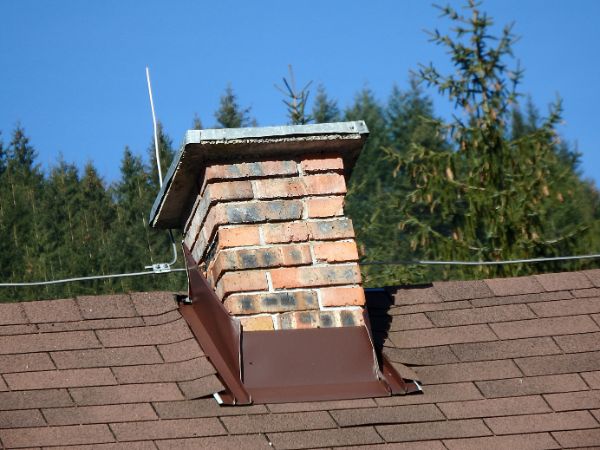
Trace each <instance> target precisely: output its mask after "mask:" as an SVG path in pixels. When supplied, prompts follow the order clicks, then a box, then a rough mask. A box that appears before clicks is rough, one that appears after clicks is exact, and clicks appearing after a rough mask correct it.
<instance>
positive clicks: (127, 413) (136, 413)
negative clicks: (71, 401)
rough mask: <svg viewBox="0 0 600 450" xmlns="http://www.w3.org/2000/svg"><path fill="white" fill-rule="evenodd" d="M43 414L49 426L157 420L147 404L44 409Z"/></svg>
mask: <svg viewBox="0 0 600 450" xmlns="http://www.w3.org/2000/svg"><path fill="white" fill-rule="evenodd" d="M43 412H44V416H45V417H46V420H48V424H49V425H77V424H88V423H108V422H130V421H141V420H155V419H157V418H158V417H157V415H156V413H155V412H154V409H152V406H151V405H150V404H149V403H134V404H130V405H107V406H79V407H77V408H49V409H44V410H43Z"/></svg>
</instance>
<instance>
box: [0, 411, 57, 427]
mask: <svg viewBox="0 0 600 450" xmlns="http://www.w3.org/2000/svg"><path fill="white" fill-rule="evenodd" d="M45 425H46V421H45V420H44V417H42V414H41V413H40V411H39V410H37V409H22V410H18V411H0V429H1V428H23V427H43V426H45Z"/></svg>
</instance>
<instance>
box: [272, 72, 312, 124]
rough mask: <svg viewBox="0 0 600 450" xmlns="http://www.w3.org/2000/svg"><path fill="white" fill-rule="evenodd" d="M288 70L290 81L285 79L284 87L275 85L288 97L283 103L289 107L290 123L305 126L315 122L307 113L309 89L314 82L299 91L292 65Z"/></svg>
mask: <svg viewBox="0 0 600 450" xmlns="http://www.w3.org/2000/svg"><path fill="white" fill-rule="evenodd" d="M288 70H289V72H290V79H289V80H287V79H286V78H285V77H283V86H284V87H280V86H277V85H275V87H276V88H277V89H278V90H279V91H280V92H281V93H282V94H283V95H284V96H285V97H286V98H285V99H284V100H283V103H284V104H285V106H286V107H287V116H288V119H289V121H290V123H291V124H292V125H304V124H307V123H309V122H311V121H312V120H313V118H312V117H311V116H310V115H308V114H306V113H305V109H306V105H307V102H308V96H309V95H310V91H309V90H308V88H309V87H310V85H311V84H312V81H309V82H308V83H306V84H305V85H304V87H303V88H302V89H300V90H298V89H297V88H296V78H295V77H294V71H293V69H292V66H291V65H289V66H288Z"/></svg>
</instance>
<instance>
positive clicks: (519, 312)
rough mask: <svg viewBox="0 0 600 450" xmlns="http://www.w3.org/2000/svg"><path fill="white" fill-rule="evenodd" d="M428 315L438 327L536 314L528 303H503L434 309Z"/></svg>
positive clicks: (530, 316)
mask: <svg viewBox="0 0 600 450" xmlns="http://www.w3.org/2000/svg"><path fill="white" fill-rule="evenodd" d="M427 317H429V318H430V319H431V320H432V321H433V323H435V325H436V326H438V327H453V326H457V325H470V324H476V323H492V322H506V321H509V320H521V319H533V318H535V315H534V314H533V312H531V310H530V309H529V308H528V307H527V306H526V305H503V306H489V307H486V308H471V309H458V310H452V311H432V312H428V313H427Z"/></svg>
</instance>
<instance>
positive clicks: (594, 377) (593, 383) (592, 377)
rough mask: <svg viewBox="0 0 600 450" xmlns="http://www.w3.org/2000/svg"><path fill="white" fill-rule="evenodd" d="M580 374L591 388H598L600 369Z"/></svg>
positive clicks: (599, 386) (599, 387)
mask: <svg viewBox="0 0 600 450" xmlns="http://www.w3.org/2000/svg"><path fill="white" fill-rule="evenodd" d="M581 376H582V377H583V378H584V380H585V382H586V383H587V384H588V385H589V386H590V387H591V388H592V389H600V371H595V372H587V373H582V374H581Z"/></svg>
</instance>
